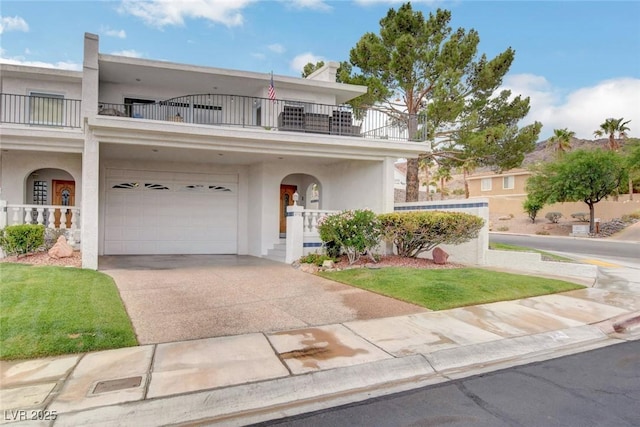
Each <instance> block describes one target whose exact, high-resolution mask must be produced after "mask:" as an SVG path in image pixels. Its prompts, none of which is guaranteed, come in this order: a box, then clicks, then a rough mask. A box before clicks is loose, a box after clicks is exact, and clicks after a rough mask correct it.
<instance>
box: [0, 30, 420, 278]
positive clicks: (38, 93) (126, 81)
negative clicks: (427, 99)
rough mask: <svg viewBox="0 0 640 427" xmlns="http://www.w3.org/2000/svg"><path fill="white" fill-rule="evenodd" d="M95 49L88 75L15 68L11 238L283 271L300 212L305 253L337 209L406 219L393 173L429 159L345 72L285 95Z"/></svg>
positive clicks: (7, 93)
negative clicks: (359, 101) (267, 259)
mask: <svg viewBox="0 0 640 427" xmlns="http://www.w3.org/2000/svg"><path fill="white" fill-rule="evenodd" d="M84 43H85V45H84V64H83V71H82V72H74V71H62V70H54V69H44V68H35V67H26V66H15V65H7V64H0V73H1V74H0V75H1V76H2V77H1V79H0V92H1V95H0V96H1V99H0V122H1V124H0V136H1V140H0V141H1V142H0V144H1V147H0V165H1V168H0V169H1V170H0V187H1V192H0V227H2V226H4V225H5V224H15V223H22V222H32V223H35V222H37V223H42V224H45V225H47V226H48V227H52V228H66V229H68V230H69V233H67V234H68V236H69V238H70V239H71V240H72V241H73V242H74V243H75V244H79V245H81V250H82V263H83V267H85V268H92V269H96V268H97V266H98V256H99V255H134V254H248V255H253V256H258V257H263V256H267V255H268V254H269V253H270V251H271V254H272V255H273V256H274V257H275V258H278V259H281V260H284V259H285V258H287V254H289V255H290V254H291V253H292V252H291V251H292V249H291V247H288V245H289V243H290V242H288V241H287V245H285V244H284V240H281V239H282V237H283V236H289V234H290V233H287V218H289V216H291V215H294V213H293V212H287V210H288V209H289V208H288V206H290V205H292V204H293V200H294V199H297V204H298V205H300V206H302V208H304V212H303V213H302V215H304V220H303V227H304V235H305V239H306V237H307V236H311V235H312V234H313V232H314V227H315V222H316V221H317V219H318V218H319V217H320V216H322V215H323V214H326V212H327V211H331V210H342V209H357V208H370V209H372V210H374V211H376V212H391V211H393V209H394V184H395V169H394V162H395V161H396V159H398V158H413V157H417V156H418V154H419V153H420V152H421V151H422V150H423V149H424V145H423V144H420V143H415V142H408V141H407V139H408V138H406V135H405V134H404V133H403V130H402V129H403V128H402V126H399V122H398V120H397V119H394V120H388V119H387V118H386V117H384V116H382V115H381V114H379V113H376V114H373V113H372V114H367V115H365V116H363V115H362V114H359V112H356V111H354V110H352V109H351V108H350V107H349V106H345V105H344V104H345V103H346V102H347V101H349V100H350V99H353V98H355V97H357V96H359V95H361V94H363V93H365V92H366V87H363V86H354V85H347V84H341V83H336V82H335V73H336V70H337V66H338V64H337V63H328V64H326V65H325V67H324V68H322V69H321V70H319V71H318V72H316V73H314V74H313V75H312V76H310V78H307V79H302V78H293V77H284V76H273V84H274V88H275V97H273V96H270V91H269V86H270V82H271V81H272V80H271V76H270V75H269V74H266V73H255V72H245V71H233V70H225V69H217V68H209V67H200V66H194V65H185V64H176V63H168V62H160V61H154V60H145V59H137V58H129V57H122V56H113V55H106V54H100V53H99V49H98V37H97V36H95V35H92V34H85V38H84ZM385 127H386V128H389V131H388V132H384V135H385V136H384V137H379V135H382V134H383V133H381V129H384V128H385ZM391 128H395V129H391ZM388 135H397V136H398V137H397V138H395V139H394V138H389V136H388ZM403 135H404V137H403ZM296 224H298V223H296ZM301 233H302V232H301ZM294 243H295V244H302V242H294ZM304 245H305V246H306V245H307V241H306V240H305V242H304ZM285 246H287V247H285ZM309 246H312V245H311V244H310V245H309ZM278 248H280V250H281V251H280V252H278V250H277V249H278ZM299 249H300V248H296V250H295V253H299V252H300V250H299ZM288 258H290V256H289V257H288Z"/></svg>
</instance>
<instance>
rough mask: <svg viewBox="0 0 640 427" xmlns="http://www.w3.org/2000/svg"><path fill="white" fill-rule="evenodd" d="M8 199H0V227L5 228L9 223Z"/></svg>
mask: <svg viewBox="0 0 640 427" xmlns="http://www.w3.org/2000/svg"><path fill="white" fill-rule="evenodd" d="M8 219H9V218H7V201H6V200H0V229H2V228H5V227H6V226H7V225H9V223H8V222H7V221H8Z"/></svg>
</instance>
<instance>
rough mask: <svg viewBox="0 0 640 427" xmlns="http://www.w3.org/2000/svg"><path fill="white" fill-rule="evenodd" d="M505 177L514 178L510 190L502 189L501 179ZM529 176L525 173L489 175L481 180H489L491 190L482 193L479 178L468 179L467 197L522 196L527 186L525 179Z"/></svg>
mask: <svg viewBox="0 0 640 427" xmlns="http://www.w3.org/2000/svg"><path fill="white" fill-rule="evenodd" d="M505 176H513V177H514V187H513V188H511V189H505V188H503V187H504V185H503V178H504V177H505ZM529 176H530V174H529V173H528V172H527V173H526V174H510V173H508V172H505V173H504V174H502V175H491V176H485V177H483V178H490V179H491V190H489V191H482V179H483V178H480V177H473V178H472V179H468V180H467V182H468V183H469V195H470V196H471V197H489V196H492V195H514V194H524V193H526V191H525V187H526V185H527V179H528V178H529Z"/></svg>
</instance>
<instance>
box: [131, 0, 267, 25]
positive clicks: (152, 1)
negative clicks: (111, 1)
mask: <svg viewBox="0 0 640 427" xmlns="http://www.w3.org/2000/svg"><path fill="white" fill-rule="evenodd" d="M254 1H256V0H145V1H139V0H122V4H121V5H120V8H119V10H120V12H122V13H127V14H130V15H133V16H136V17H138V18H140V19H142V20H143V21H144V22H145V23H147V24H148V25H151V26H154V27H159V28H162V27H164V26H166V25H184V21H185V19H188V18H191V19H205V20H208V21H211V22H214V23H219V24H224V25H226V26H227V27H234V26H238V25H242V23H243V16H242V13H240V11H241V10H242V9H244V8H245V7H247V5H249V4H250V3H252V2H254Z"/></svg>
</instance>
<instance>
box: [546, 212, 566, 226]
mask: <svg viewBox="0 0 640 427" xmlns="http://www.w3.org/2000/svg"><path fill="white" fill-rule="evenodd" d="M544 217H545V218H547V219H548V220H549V222H552V223H554V224H557V223H558V220H560V218H562V214H561V213H560V212H547V214H546V215H545V216H544Z"/></svg>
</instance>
